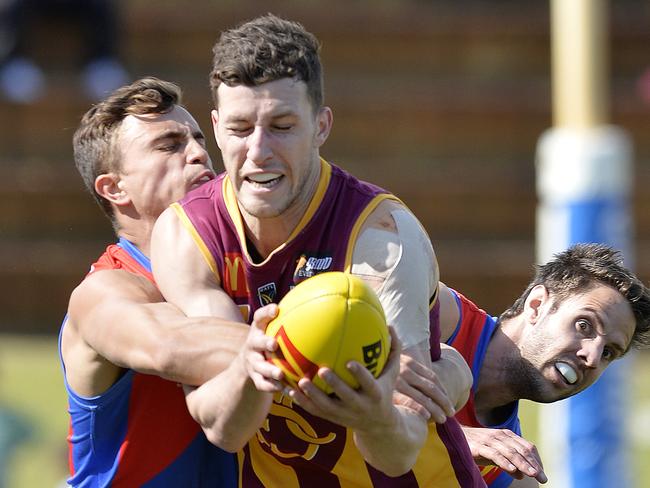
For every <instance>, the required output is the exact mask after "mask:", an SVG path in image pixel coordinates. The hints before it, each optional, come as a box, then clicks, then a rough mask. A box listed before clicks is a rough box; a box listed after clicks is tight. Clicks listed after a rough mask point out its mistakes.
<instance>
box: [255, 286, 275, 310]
mask: <svg viewBox="0 0 650 488" xmlns="http://www.w3.org/2000/svg"><path fill="white" fill-rule="evenodd" d="M275 296H276V290H275V283H267V284H266V285H262V286H260V287H259V288H258V289H257V298H259V300H260V305H261V306H264V305H268V304H269V303H273V302H274V301H275Z"/></svg>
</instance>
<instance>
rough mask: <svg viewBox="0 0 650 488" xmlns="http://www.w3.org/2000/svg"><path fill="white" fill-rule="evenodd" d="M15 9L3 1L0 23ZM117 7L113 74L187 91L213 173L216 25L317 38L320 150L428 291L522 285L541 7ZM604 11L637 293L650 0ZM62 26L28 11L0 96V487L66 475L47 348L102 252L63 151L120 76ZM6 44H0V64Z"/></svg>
mask: <svg viewBox="0 0 650 488" xmlns="http://www.w3.org/2000/svg"><path fill="white" fill-rule="evenodd" d="M10 3H11V2H10V1H9V0H4V1H3V0H0V10H1V9H6V8H7V6H8V4H10ZM45 3H47V2H45ZM59 3H65V2H59ZM113 5H114V7H115V9H116V10H115V12H116V14H117V22H116V31H117V36H116V43H115V46H114V47H115V57H114V58H113V59H112V61H115V62H117V66H118V68H123V70H124V71H123V72H121V74H123V75H124V76H127V78H128V80H132V79H135V78H138V77H141V76H144V75H155V76H158V77H161V78H164V79H167V80H170V81H174V82H177V83H179V84H180V85H181V86H182V87H183V89H184V93H185V102H186V106H187V107H188V108H189V109H190V111H191V112H193V114H194V115H195V117H196V118H197V120H198V121H199V124H200V125H201V126H202V129H203V130H204V132H205V133H206V135H207V136H208V140H209V147H210V152H211V155H212V158H213V161H214V162H215V166H216V167H217V168H221V163H220V158H219V154H218V151H217V149H216V146H215V144H214V143H213V140H212V138H211V127H210V118H209V111H210V108H211V100H210V96H209V91H208V86H207V73H208V70H209V66H210V62H211V47H212V45H213V44H214V42H215V40H216V39H217V37H218V35H219V33H220V31H221V30H223V29H225V28H228V27H231V26H233V25H234V24H236V23H239V22H240V21H243V20H247V19H249V18H251V17H254V16H256V15H259V14H263V13H266V12H273V13H276V14H278V15H281V16H283V17H287V18H290V19H293V20H298V21H300V22H302V23H303V24H304V25H305V26H306V28H307V29H308V30H310V31H312V32H313V33H315V34H316V35H317V36H318V37H319V38H320V40H321V41H322V43H323V47H322V58H323V63H324V68H325V86H326V95H325V98H326V103H327V104H328V105H329V106H331V107H332V109H333V111H334V129H333V132H332V134H331V136H330V139H329V141H328V142H327V144H326V145H325V147H324V149H323V150H322V154H323V156H324V157H325V158H327V159H328V160H330V161H332V162H335V163H337V164H339V165H341V166H343V167H344V168H346V169H348V170H349V171H351V172H352V173H354V174H356V175H357V176H359V177H361V178H363V179H367V180H370V181H372V182H373V183H376V184H378V185H380V186H383V187H385V188H387V189H388V190H390V191H392V192H393V193H395V194H397V195H398V196H399V197H400V198H402V199H403V200H404V202H405V203H406V204H407V205H408V206H409V207H410V208H411V209H412V210H413V211H414V212H415V214H416V215H417V216H418V217H419V218H420V220H421V221H422V222H423V224H424V225H425V227H426V228H427V230H428V232H429V234H430V236H431V239H432V242H433V244H434V248H435V250H436V254H437V256H438V261H439V264H440V268H441V274H442V279H443V281H445V282H446V283H447V284H449V285H450V286H452V287H454V288H457V289H459V290H461V291H462V292H463V293H464V294H465V295H467V296H468V297H470V298H472V299H473V300H474V301H475V302H476V303H478V304H479V305H480V306H482V308H484V309H486V310H487V311H489V312H490V313H492V314H493V315H497V314H499V313H500V312H501V311H502V310H503V309H504V308H505V307H507V306H508V305H509V304H510V303H511V302H512V301H513V300H514V299H515V298H516V297H517V296H518V295H519V293H520V292H521V291H522V290H523V288H524V287H525V285H526V284H527V283H528V280H529V278H530V277H531V273H532V266H533V264H534V262H535V208H536V205H537V197H536V191H535V151H536V144H537V141H538V138H539V136H540V135H541V133H542V132H543V131H544V130H546V129H547V128H549V127H550V126H551V84H550V40H549V5H548V3H547V2H546V1H543V0H517V1H514V0H512V1H506V0H461V1H458V0H455V1H454V0H428V1H426V0H419V1H418V0H327V1H324V0H303V1H270V0H266V1H263V0H259V1H251V0H221V1H219V2H216V1H208V0H194V1H192V2H180V1H172V0H129V1H122V2H117V1H116V2H114V3H113ZM610 6H611V12H610V14H611V17H610V24H611V32H610V40H611V42H610V49H611V51H610V54H609V56H610V57H609V60H610V75H611V79H610V91H611V121H612V122H613V123H614V124H616V125H619V126H621V127H623V128H624V129H625V130H626V131H628V133H629V135H630V136H631V138H632V140H633V143H634V149H635V157H634V161H635V168H634V182H635V185H634V186H635V192H634V195H633V204H634V224H635V233H634V237H633V245H634V248H635V250H636V253H635V266H636V271H637V272H638V273H639V275H640V276H641V277H642V279H643V280H644V281H645V282H648V281H650V192H647V191H645V189H646V187H648V185H649V184H650V55H649V53H650V50H649V46H650V3H649V2H647V1H646V0H615V1H614V0H613V1H611V5H610ZM63 17H64V18H61V16H59V15H56V13H54V14H52V13H48V14H47V15H43V16H35V17H34V20H33V22H30V25H29V26H28V30H27V32H26V36H25V37H26V38H27V39H28V42H26V44H25V52H24V54H25V57H26V59H28V60H29V61H30V62H31V63H32V67H35V68H36V69H37V71H36V74H34V72H31V75H32V76H36V82H37V83H36V86H35V89H34V90H33V91H31V92H30V91H29V86H27V84H28V82H29V80H31V81H32V82H33V81H34V78H28V79H27V81H25V80H24V79H22V81H19V83H20V84H21V86H20V87H19V88H23V90H22V91H21V90H18V92H19V95H20V96H18V97H17V96H16V95H15V93H13V92H11V91H10V88H7V87H6V86H5V85H2V90H0V286H1V287H2V292H1V293H0V311H1V312H0V478H1V477H4V478H5V480H4V481H5V482H6V486H7V487H55V486H57V485H58V484H60V483H62V482H63V480H64V479H65V475H66V469H67V453H66V443H65V436H66V433H67V419H68V418H67V413H66V401H65V393H64V389H63V382H62V379H61V374H60V366H59V363H58V356H57V351H56V337H57V333H58V329H59V325H60V322H61V319H62V318H63V316H64V314H65V311H66V306H67V299H68V296H69V294H70V292H71V291H72V289H73V288H74V286H75V285H76V284H77V283H78V282H79V281H80V280H81V279H82V278H83V276H84V274H85V272H86V271H87V269H88V267H89V264H90V263H91V262H92V261H93V260H94V258H96V257H97V256H98V255H99V254H100V253H101V252H102V250H103V248H104V247H105V245H106V244H107V243H109V242H111V241H112V240H113V236H112V233H111V229H110V226H109V223H108V221H107V220H106V219H105V218H104V217H103V216H102V214H101V212H100V210H99V208H98V207H97V206H96V205H95V204H94V202H93V201H92V199H91V198H90V196H89V195H87V194H86V193H84V191H83V189H82V183H81V179H80V178H79V176H78V175H77V173H76V170H75V169H74V164H73V161H72V150H71V138H72V134H73V132H74V130H75V128H76V126H77V124H78V121H79V119H80V117H81V115H82V114H83V113H84V112H85V110H87V109H88V108H89V107H90V105H91V104H92V103H93V100H94V99H93V96H94V95H93V90H94V91H95V92H96V91H97V90H99V89H101V85H102V83H101V82H102V81H104V82H107V83H108V82H109V81H110V79H111V78H110V76H118V75H120V72H119V71H118V72H115V71H110V70H109V71H107V72H105V73H103V74H102V72H100V74H99V75H98V76H99V80H97V79H95V85H91V83H92V80H91V79H90V78H89V72H88V68H89V65H88V63H87V62H86V61H87V60H86V59H85V58H84V57H83V56H84V53H85V48H86V47H87V44H88V41H87V37H84V36H85V35H86V34H85V31H84V30H83V29H81V28H80V26H79V25H78V22H75V21H74V20H72V17H71V16H67V15H64V16H63ZM86 27H87V25H86ZM7 42H8V41H6V36H3V33H2V32H0V50H2V51H0V56H2V55H3V52H4V51H6V50H7V49H8V48H7V46H8V44H7ZM2 43H4V44H2ZM604 55H607V53H604ZM112 66H113V67H115V65H112ZM23 75H24V73H23ZM24 76H29V73H28V74H27V75H24ZM118 78H119V76H118ZM18 79H20V78H18ZM3 80H4V79H3ZM39 80H40V84H39ZM3 82H4V81H3ZM25 91H27V95H26V96H24V92H25ZM21 93H22V95H21ZM631 361H633V367H632V368H631V369H630V371H631V372H632V373H633V378H632V381H633V383H631V385H632V387H631V388H630V391H631V392H632V395H633V396H631V397H630V408H631V411H630V412H629V423H630V426H629V427H630V429H631V430H632V431H634V432H637V433H638V432H648V431H649V428H650V393H647V390H648V389H649V386H650V370H649V367H650V357H648V355H647V354H637V355H635V356H634V357H633V358H632V359H631ZM524 413H525V418H524V423H523V428H524V433H528V435H529V436H530V437H531V438H532V439H533V440H535V439H536V438H537V435H538V434H537V429H538V426H537V423H536V422H535V420H534V417H535V409H534V408H532V407H529V406H528V405H526V406H525V408H524ZM648 442H649V441H648V440H647V437H645V436H643V435H631V436H630V446H631V449H632V452H633V456H632V457H633V461H634V463H635V464H634V478H635V479H636V483H637V484H636V485H635V486H638V487H650V472H648V471H647V470H648V467H647V462H644V461H643V457H645V458H646V459H647V456H648V455H650V449H649V447H648V445H647V443H648ZM5 462H6V463H7V464H6V465H3V463H5ZM644 470H645V471H644ZM1 486H5V485H3V484H2V480H1V479H0V487H1Z"/></svg>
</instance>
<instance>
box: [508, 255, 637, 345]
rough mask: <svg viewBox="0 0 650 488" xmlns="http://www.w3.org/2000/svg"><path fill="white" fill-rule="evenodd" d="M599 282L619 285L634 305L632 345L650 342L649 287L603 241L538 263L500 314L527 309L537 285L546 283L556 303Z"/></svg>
mask: <svg viewBox="0 0 650 488" xmlns="http://www.w3.org/2000/svg"><path fill="white" fill-rule="evenodd" d="M597 284H605V285H609V286H611V287H613V288H615V289H617V290H618V291H619V292H620V293H621V295H623V296H624V297H625V299H626V300H627V301H628V303H629V304H630V307H632V312H633V313H634V318H635V319H636V327H635V330H634V334H633V336H632V341H631V343H630V347H634V348H638V349H640V348H644V347H648V346H650V294H649V293H648V288H647V287H646V286H645V285H644V284H643V282H642V281H641V280H640V279H639V278H637V277H636V276H635V275H634V274H633V273H632V272H631V271H630V270H629V269H627V268H626V267H625V266H624V265H623V257H622V255H621V253H620V252H619V251H617V250H615V249H613V248H612V247H609V246H606V245H604V244H594V243H591V244H576V245H574V246H571V247H570V248H569V249H567V250H565V251H563V252H561V253H558V254H556V255H555V256H554V257H553V259H552V260H550V261H549V262H547V263H546V264H543V265H539V266H537V267H536V273H535V278H534V279H533V281H532V282H531V283H530V284H529V285H528V287H527V288H526V290H525V291H524V292H523V293H522V295H521V296H520V297H519V298H518V299H517V300H516V301H515V302H514V303H513V304H512V306H510V308H508V309H507V310H506V311H505V312H503V313H502V314H501V317H500V320H501V321H503V320H506V319H510V318H513V317H515V316H517V315H519V314H520V313H522V311H523V309H524V303H525V302H526V298H528V295H529V294H530V291H531V290H532V289H533V288H534V287H535V286H537V285H544V286H545V287H546V289H547V290H548V292H549V296H550V297H551V298H552V299H553V300H554V302H553V307H554V308H555V307H557V306H558V305H559V304H560V303H561V302H562V301H563V300H565V299H567V298H568V297H570V296H572V295H575V294H578V293H584V292H585V291H588V290H589V289H591V288H593V287H594V286H596V285H597Z"/></svg>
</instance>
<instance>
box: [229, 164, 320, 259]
mask: <svg viewBox="0 0 650 488" xmlns="http://www.w3.org/2000/svg"><path fill="white" fill-rule="evenodd" d="M320 166H321V172H320V177H319V180H318V186H317V187H316V192H315V193H314V196H313V197H312V199H311V202H309V206H308V207H307V211H306V212H305V214H304V215H303V216H302V218H301V219H300V222H298V225H296V227H295V229H293V231H292V232H291V234H290V235H289V237H288V238H287V240H286V242H284V243H283V244H282V245H280V246H279V247H278V248H277V249H275V250H274V251H273V252H272V253H271V254H269V256H268V257H267V258H266V259H265V260H264V261H263V262H261V263H259V264H254V266H263V265H264V264H265V263H266V262H267V261H268V260H269V259H271V256H273V255H274V254H275V253H276V252H278V251H280V250H281V249H283V248H284V247H285V246H287V245H288V244H289V243H290V242H291V241H292V240H293V239H294V238H295V237H296V236H297V235H298V234H299V233H300V231H301V230H302V229H304V228H305V226H306V225H307V224H308V223H309V221H310V220H311V219H312V217H313V216H314V214H315V213H316V210H318V208H319V207H320V204H321V202H322V201H323V197H324V196H325V192H326V191H327V187H328V186H329V183H330V177H331V176H332V167H331V166H330V165H329V163H328V162H327V161H325V160H324V159H322V158H321V160H320ZM221 191H222V193H223V200H224V202H225V203H226V208H227V209H228V214H229V215H230V218H231V220H232V221H233V223H234V224H235V228H236V229H237V235H238V236H239V242H240V243H241V247H242V250H243V251H244V253H245V254H246V256H247V258H248V261H249V262H251V263H252V259H251V257H250V254H249V253H248V246H247V244H246V233H245V232H244V223H243V222H242V217H241V212H240V211H239V205H238V204H237V196H236V195H235V191H234V189H233V187H232V183H231V182H230V178H228V177H226V178H224V179H223V185H222V188H221Z"/></svg>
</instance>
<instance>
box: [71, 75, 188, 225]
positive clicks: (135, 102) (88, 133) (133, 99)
mask: <svg viewBox="0 0 650 488" xmlns="http://www.w3.org/2000/svg"><path fill="white" fill-rule="evenodd" d="M181 98H182V92H181V89H180V88H179V87H178V86H177V85H175V84H174V83H171V82H168V81H163V80H160V79H158V78H154V77H147V78H141V79H139V80H137V81H134V82H133V83H131V84H130V85H126V86H123V87H121V88H118V89H117V90H115V91H114V92H113V93H112V94H111V95H109V96H108V97H107V98H106V99H104V100H103V101H101V102H99V103H97V104H96V105H93V106H92V107H91V108H90V110H88V111H87V112H86V113H85V114H84V116H83V117H82V118H81V122H80V124H79V127H78V128H77V130H76V132H75V133H74V136H73V138H72V145H73V149H74V162H75V165H76V166H77V170H78V171H79V174H80V175H81V178H82V179H83V182H84V185H85V187H86V189H87V190H88V191H89V192H90V194H91V195H92V196H93V197H94V198H95V200H96V201H97V203H98V204H99V206H100V207H101V208H102V210H103V211H104V213H105V214H106V215H107V216H108V218H109V219H110V221H111V223H112V224H113V227H114V228H116V225H117V224H116V222H115V218H114V215H113V209H112V207H111V205H110V203H109V202H108V201H107V200H106V199H105V198H103V197H102V196H100V195H98V194H97V192H96V191H95V180H96V178H97V177H98V176H99V175H101V174H105V173H110V172H112V171H117V170H118V169H119V167H120V151H119V145H118V143H117V142H118V141H117V139H118V134H119V128H120V126H121V124H122V121H123V120H124V119H125V118H126V117H127V116H128V115H145V114H164V113H168V112H170V111H171V110H173V108H174V107H175V106H176V105H180V104H181Z"/></svg>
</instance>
